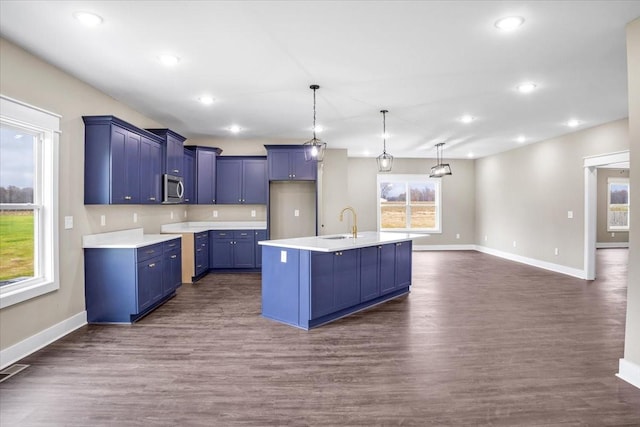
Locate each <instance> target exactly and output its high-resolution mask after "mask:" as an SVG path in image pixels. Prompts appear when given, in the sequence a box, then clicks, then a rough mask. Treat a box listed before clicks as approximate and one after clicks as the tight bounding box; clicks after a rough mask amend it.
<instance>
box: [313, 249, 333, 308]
mask: <svg viewBox="0 0 640 427" xmlns="http://www.w3.org/2000/svg"><path fill="white" fill-rule="evenodd" d="M337 254H338V252H335V253H334V252H328V253H325V252H312V253H311V318H312V319H317V318H318V317H321V316H324V315H326V314H329V313H333V312H334V311H335V309H334V307H335V305H334V304H335V303H334V276H333V263H334V258H337V257H338V256H339V255H337Z"/></svg>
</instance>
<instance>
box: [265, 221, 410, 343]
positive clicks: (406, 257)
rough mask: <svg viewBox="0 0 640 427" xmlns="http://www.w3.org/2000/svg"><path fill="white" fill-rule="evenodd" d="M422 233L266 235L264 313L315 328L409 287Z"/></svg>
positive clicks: (296, 324) (386, 299)
mask: <svg viewBox="0 0 640 427" xmlns="http://www.w3.org/2000/svg"><path fill="white" fill-rule="evenodd" d="M421 236H422V235H418V234H408V233H383V232H373V231H371V232H362V233H358V235H357V237H356V238H354V237H353V236H352V235H350V234H343V235H332V236H314V237H299V238H294V239H282V240H266V241H262V242H259V244H260V245H262V315H263V316H264V317H266V318H269V319H272V320H276V321H278V322H282V323H286V324H288V325H292V326H296V327H299V328H302V329H307V330H308V329H311V328H314V327H317V326H320V325H323V324H325V323H328V322H331V321H334V320H337V319H339V318H341V317H344V316H347V315H349V314H352V313H355V312H357V311H361V310H364V309H366V308H368V307H371V306H374V305H377V304H380V303H383V302H385V301H389V300H392V299H394V298H398V297H400V296H402V295H406V294H408V293H409V288H410V286H411V247H412V245H411V240H412V239H414V238H417V237H421Z"/></svg>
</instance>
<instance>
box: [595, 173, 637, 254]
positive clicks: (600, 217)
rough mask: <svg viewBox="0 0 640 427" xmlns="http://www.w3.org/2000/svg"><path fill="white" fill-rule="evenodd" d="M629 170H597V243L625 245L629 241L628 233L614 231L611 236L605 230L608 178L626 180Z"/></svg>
mask: <svg viewBox="0 0 640 427" xmlns="http://www.w3.org/2000/svg"><path fill="white" fill-rule="evenodd" d="M628 177H629V169H608V168H598V185H597V193H598V194H597V196H598V202H597V203H598V206H597V211H596V217H597V233H596V242H598V243H620V242H623V243H627V242H628V241H629V232H628V231H616V232H614V233H613V234H614V235H613V236H612V235H611V232H610V231H608V230H607V207H608V203H607V195H608V193H609V187H608V179H609V178H628Z"/></svg>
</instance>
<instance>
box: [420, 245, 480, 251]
mask: <svg viewBox="0 0 640 427" xmlns="http://www.w3.org/2000/svg"><path fill="white" fill-rule="evenodd" d="M413 250H414V251H475V250H476V245H413Z"/></svg>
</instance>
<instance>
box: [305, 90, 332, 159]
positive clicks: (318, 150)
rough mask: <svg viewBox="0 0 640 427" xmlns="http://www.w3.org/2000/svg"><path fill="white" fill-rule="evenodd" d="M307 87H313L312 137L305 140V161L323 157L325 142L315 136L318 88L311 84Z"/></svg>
mask: <svg viewBox="0 0 640 427" xmlns="http://www.w3.org/2000/svg"><path fill="white" fill-rule="evenodd" d="M309 89H313V139H310V140H309V141H307V142H305V143H304V144H303V145H304V159H305V160H306V161H314V162H321V161H322V159H324V151H325V149H326V148H327V143H326V142H324V141H322V140H321V139H318V138H316V90H318V89H320V86H318V85H311V86H309Z"/></svg>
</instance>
